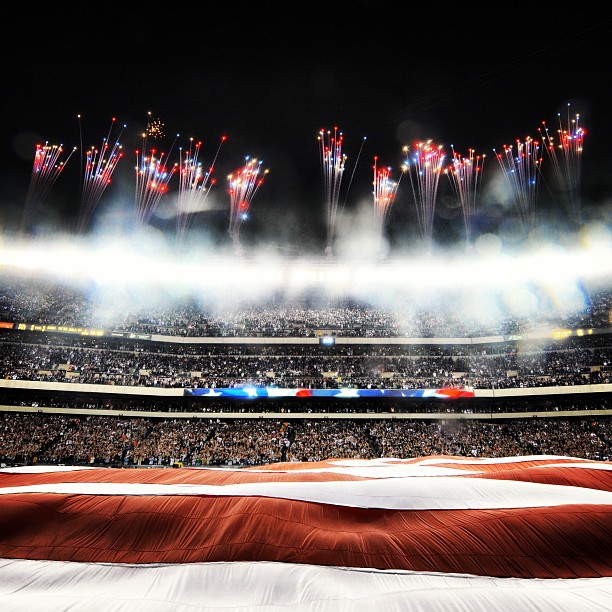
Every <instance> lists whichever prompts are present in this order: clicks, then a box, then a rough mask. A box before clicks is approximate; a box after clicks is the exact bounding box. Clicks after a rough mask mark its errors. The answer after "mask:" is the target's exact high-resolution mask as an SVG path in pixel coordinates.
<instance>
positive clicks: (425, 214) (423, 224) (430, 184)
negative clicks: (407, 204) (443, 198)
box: [402, 140, 445, 250]
mask: <svg viewBox="0 0 612 612" xmlns="http://www.w3.org/2000/svg"><path fill="white" fill-rule="evenodd" d="M404 153H405V154H406V159H405V161H404V163H403V165H402V170H403V171H404V172H407V173H408V175H409V177H410V185H411V187H412V195H413V196H414V204H415V208H416V212H417V218H418V223H419V230H420V232H421V237H422V238H423V242H424V245H425V248H426V250H430V249H431V246H432V242H433V222H434V214H435V210H436V198H437V193H438V184H439V182H440V175H441V173H442V171H443V163H444V157H445V154H444V150H443V148H442V146H441V145H435V144H433V143H432V141H431V140H429V141H427V142H418V143H416V144H415V146H414V151H413V152H410V150H409V148H408V147H404Z"/></svg>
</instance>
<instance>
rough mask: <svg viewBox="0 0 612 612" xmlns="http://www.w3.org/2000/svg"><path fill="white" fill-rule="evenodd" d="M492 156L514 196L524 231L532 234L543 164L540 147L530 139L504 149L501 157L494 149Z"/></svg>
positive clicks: (506, 146) (519, 141) (535, 141)
mask: <svg viewBox="0 0 612 612" xmlns="http://www.w3.org/2000/svg"><path fill="white" fill-rule="evenodd" d="M493 152H494V153H495V156H496V157H497V161H498V162H499V165H500V167H501V169H502V173H503V176H504V178H505V180H506V185H507V186H508V188H509V191H510V193H511V194H512V198H513V200H514V204H515V206H516V209H517V212H518V213H519V218H520V220H521V224H522V226H523V229H524V230H525V232H526V233H527V234H529V231H530V230H531V229H532V228H533V226H534V224H535V211H536V203H537V195H538V181H537V174H538V172H539V170H540V167H541V164H542V158H541V157H540V143H539V142H538V141H537V140H533V138H531V137H530V136H527V138H525V140H524V141H521V140H517V141H516V148H514V147H513V146H512V145H504V152H503V154H502V153H499V154H498V153H497V151H496V150H495V149H493Z"/></svg>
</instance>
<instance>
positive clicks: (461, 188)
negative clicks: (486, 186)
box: [445, 145, 485, 247]
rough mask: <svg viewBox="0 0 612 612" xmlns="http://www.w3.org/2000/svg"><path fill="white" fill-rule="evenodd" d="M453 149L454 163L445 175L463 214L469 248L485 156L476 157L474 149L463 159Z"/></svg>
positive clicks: (466, 242)
mask: <svg viewBox="0 0 612 612" xmlns="http://www.w3.org/2000/svg"><path fill="white" fill-rule="evenodd" d="M451 149H452V153H453V161H452V163H451V165H450V166H449V167H448V168H447V169H446V170H445V173H446V175H447V176H448V178H449V180H450V182H451V186H452V188H453V191H454V192H455V196H456V198H457V201H458V202H459V204H460V206H461V211H462V212H463V224H464V227H465V244H466V246H467V247H469V246H470V244H471V242H472V219H473V216H474V213H475V212H476V210H477V209H478V204H479V197H480V186H481V183H482V169H483V166H484V159H485V155H483V156H482V157H481V156H480V155H476V154H475V152H474V150H473V149H469V150H468V156H467V157H463V156H462V155H460V154H459V153H457V152H456V151H455V148H454V146H453V145H451Z"/></svg>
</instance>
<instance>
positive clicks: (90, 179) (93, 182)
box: [77, 118, 125, 233]
mask: <svg viewBox="0 0 612 612" xmlns="http://www.w3.org/2000/svg"><path fill="white" fill-rule="evenodd" d="M115 121H116V119H115V118H113V120H112V121H111V126H110V129H109V131H108V135H107V136H106V138H103V139H102V146H101V147H100V148H96V147H91V148H90V149H89V150H88V151H87V152H86V153H85V169H84V171H83V183H82V187H81V208H80V210H79V217H78V220H77V232H78V233H83V232H84V231H85V229H86V228H87V225H88V224H89V222H90V220H91V218H92V216H93V213H94V211H95V209H96V208H97V206H98V204H99V203H100V199H101V198H102V195H103V194H104V191H105V190H106V188H107V187H108V186H109V185H110V183H111V180H112V176H113V173H114V172H115V169H116V168H117V164H118V163H119V160H120V159H121V158H122V157H123V151H122V148H121V145H120V144H119V138H120V137H121V134H122V133H123V130H124V129H125V125H124V126H123V127H122V128H121V131H120V132H119V134H118V136H117V140H115V143H114V144H113V145H111V144H110V142H111V132H112V131H113V126H114V124H115Z"/></svg>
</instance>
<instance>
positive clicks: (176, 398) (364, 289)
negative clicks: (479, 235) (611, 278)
mask: <svg viewBox="0 0 612 612" xmlns="http://www.w3.org/2000/svg"><path fill="white" fill-rule="evenodd" d="M34 250H35V249H34ZM58 252H59V255H58ZM554 256H555V257H556V258H557V263H558V258H559V257H560V255H559V253H555V254H554ZM3 257H4V260H5V263H4V267H3V274H2V292H1V296H0V331H1V339H2V341H1V351H2V360H1V364H2V365H1V368H2V376H1V377H0V378H1V380H0V396H1V399H0V404H1V408H0V410H1V422H0V445H1V446H0V462H1V464H2V469H1V470H0V479H1V480H2V490H1V493H2V498H1V499H2V501H1V502H0V515H1V516H0V557H1V558H2V559H3V561H2V567H3V569H2V574H3V575H4V576H5V579H4V581H3V585H4V586H3V587H2V588H3V589H4V590H5V593H10V596H9V595H6V597H7V601H9V602H11V605H13V604H15V603H17V602H19V603H23V604H24V605H26V604H27V605H29V606H32V605H33V606H34V607H42V606H43V598H44V599H45V600H47V598H51V599H50V601H52V602H53V604H52V606H51V608H47V609H58V610H59V609H65V608H66V607H70V606H71V605H75V603H76V602H79V605H81V606H84V607H85V608H87V607H88V606H90V607H94V608H95V607H96V606H99V605H100V602H101V601H102V602H106V603H107V604H108V605H109V606H119V607H121V606H125V605H132V604H133V603H134V601H146V602H147V606H148V607H150V608H152V609H160V610H162V609H167V606H168V605H169V602H173V604H175V605H176V607H177V609H187V608H190V609H191V607H194V606H195V609H199V610H218V609H224V606H226V607H228V608H231V609H236V608H239V607H246V608H248V609H257V608H262V607H263V608H265V609H285V608H286V607H287V606H289V605H292V606H293V607H297V609H303V610H307V609H308V610H309V609H315V608H316V606H317V605H318V604H316V602H317V601H318V602H328V601H329V599H330V598H333V597H337V598H338V600H339V602H340V603H339V607H340V609H346V610H371V609H373V607H374V608H376V607H378V608H380V606H384V607H385V609H389V610H393V609H397V610H399V609H406V608H405V604H406V598H407V597H410V598H411V600H412V601H413V602H414V606H413V608H412V609H418V610H421V609H422V610H426V609H450V607H452V605H453V602H455V603H456V601H457V600H458V599H457V598H460V600H461V601H462V605H463V606H465V607H467V608H470V609H479V608H483V609H484V607H485V606H486V607H487V608H490V607H498V608H499V607H501V608H504V607H505V608H507V609H508V608H514V607H516V606H517V605H518V602H520V603H521V604H522V605H525V606H527V607H528V608H529V609H541V610H546V609H572V610H581V609H583V610H587V609H588V610H596V609H601V610H603V609H605V608H606V605H607V603H606V602H607V601H608V600H609V596H610V589H611V587H610V586H609V584H610V583H609V581H610V566H611V565H610V560H611V559H610V550H612V540H611V539H610V538H611V536H610V533H612V531H611V530H610V528H609V527H610V512H609V508H610V498H609V495H610V490H611V486H610V477H609V474H610V473H612V472H611V471H610V465H611V464H610V460H611V458H612V452H611V447H612V418H611V416H610V415H611V411H612V404H611V402H610V399H609V398H610V389H611V385H612V327H611V325H610V312H611V308H612V292H611V291H610V287H609V286H608V284H607V283H606V280H605V279H606V278H607V274H606V271H605V265H606V264H605V261H606V260H605V259H604V260H603V261H604V264H603V266H604V269H603V271H602V270H599V269H597V268H596V266H595V265H594V264H593V262H594V261H602V259H601V258H599V257H594V258H593V256H592V255H591V257H592V259H591V264H590V265H589V266H588V267H587V268H584V267H582V268H580V269H581V271H582V272H583V273H582V274H579V275H576V276H571V274H572V272H571V270H570V266H569V262H568V265H567V266H565V268H564V269H565V273H566V275H567V276H566V277H565V278H563V279H559V278H556V279H554V282H553V283H551V282H550V280H551V279H550V269H551V267H550V266H548V267H547V265H546V262H545V261H542V262H539V261H538V264H541V265H542V266H543V268H544V269H546V270H547V271H548V274H547V275H544V276H542V277H541V278H535V277H533V278H531V279H530V280H529V282H528V283H525V282H524V280H523V279H524V278H525V274H526V270H527V269H530V268H532V267H533V266H534V261H537V259H535V257H536V256H535V255H534V254H531V256H530V257H529V258H528V260H527V262H526V263H525V262H521V260H520V259H518V258H517V259H514V260H513V262H512V269H513V270H514V271H515V272H516V276H517V279H518V278H520V281H519V280H516V281H513V280H512V279H511V277H510V276H509V275H507V274H505V275H503V276H504V280H503V282H501V283H500V282H498V281H499V279H497V284H496V279H495V278H494V277H492V276H490V277H489V278H488V280H487V281H485V282H483V281H482V279H481V278H478V279H477V281H476V280H475V281H474V282H466V281H464V282H462V283H457V284H453V283H449V282H448V281H449V279H448V273H446V274H444V273H443V272H442V271H440V270H438V271H435V270H434V268H432V265H434V266H435V265H440V266H442V268H444V267H445V266H446V263H445V262H440V263H438V264H432V262H431V260H429V261H428V262H427V268H426V271H423V270H417V269H416V268H417V266H415V263H414V261H412V262H411V263H410V265H409V266H407V265H405V262H401V261H386V262H383V263H380V262H378V263H376V265H374V264H373V263H371V262H367V261H363V260H362V261H359V262H357V263H356V264H354V265H352V266H347V265H343V264H342V263H341V262H337V261H330V260H329V259H325V258H324V259H321V260H312V259H311V260H308V261H306V260H299V261H293V262H282V263H279V262H270V263H269V264H267V265H268V267H267V268H265V267H264V266H263V262H262V261H261V260H260V259H257V258H253V259H249V258H248V257H242V258H238V259H234V260H230V261H224V262H221V261H215V262H214V263H213V264H210V265H209V266H208V267H207V268H206V282H205V283H203V284H204V285H205V286H206V289H205V290H203V289H202V288H201V287H200V284H199V283H198V282H197V281H196V280H194V278H195V277H194V275H193V271H192V270H187V271H185V270H184V269H180V268H176V269H175V270H174V271H173V272H172V274H171V276H168V274H167V273H168V270H165V274H163V275H160V270H164V268H163V266H164V265H166V264H164V263H163V262H161V261H159V262H155V263H153V264H151V270H155V273H151V275H150V276H149V275H147V270H146V268H145V266H143V265H142V263H141V264H140V265H139V268H138V273H139V274H138V276H137V277H136V276H134V275H131V274H130V269H129V264H128V263H127V262H129V261H130V257H129V256H126V255H125V254H123V255H121V256H120V255H117V254H116V253H115V259H114V260H113V261H115V260H116V259H119V258H121V257H122V258H123V261H124V262H126V263H125V265H124V266H123V268H122V272H124V273H125V278H124V279H122V282H118V280H119V272H118V271H117V270H118V269H117V268H115V269H114V271H113V272H112V282H110V281H109V280H108V279H109V274H110V273H109V272H108V271H106V272H104V271H100V265H98V266H96V264H95V261H98V262H102V261H106V258H105V257H104V256H103V255H102V254H100V253H94V254H92V253H91V252H87V253H86V252H83V253H80V254H79V256H78V257H70V255H67V253H66V252H65V251H59V250H58V249H50V248H47V250H46V254H45V257H44V258H41V254H40V253H39V252H34V253H33V254H32V255H31V260H32V261H37V262H38V263H37V266H36V267H34V266H30V267H29V266H28V265H27V262H28V261H29V259H28V250H27V249H24V248H23V247H21V248H20V249H19V262H18V263H16V262H15V261H14V260H13V259H11V256H10V250H9V249H8V248H7V249H5V251H4V255H3ZM57 257H59V258H60V259H61V260H62V261H64V262H65V261H66V260H69V261H71V265H70V266H63V267H62V266H58V260H57V259H56V258H57ZM576 259H577V258H576V256H575V255H574V257H573V261H575V260H576ZM41 261H44V262H45V263H44V264H42V265H41V263H40V262H41ZM502 266H503V264H502V263H501V262H497V270H499V269H501V267H502ZM522 266H525V270H523V271H522V272H521V271H520V268H521V267H522ZM94 269H96V270H97V273H96V275H94V274H91V272H92V270H94ZM517 270H518V272H517ZM585 270H588V273H586V272H585ZM456 274H458V275H459V276H460V277H461V278H463V279H465V278H472V277H474V270H473V269H471V270H467V271H465V270H464V271H457V272H456ZM155 278H158V279H159V278H161V279H162V282H159V281H156V280H154V279H155ZM170 278H171V279H172V282H170V280H169V279H170ZM419 278H420V279H421V282H420V284H416V285H415V283H417V282H418V279H419ZM425 278H438V279H439V278H442V279H443V281H442V282H436V283H430V284H429V285H426V284H425V283H424V282H423V279H425ZM183 279H186V280H185V281H184V282H183ZM602 279H603V280H602ZM215 282H217V283H218V285H217V286H215V287H214V290H211V285H214V283H215ZM170 286H172V289H170V288H169V287H170ZM415 286H419V287H420V290H419V291H418V292H415V291H414V287H415ZM423 287H426V291H424V290H423ZM517 295H519V296H520V300H516V299H514V300H513V297H512V296H515V298H516V296H517ZM519 301H520V304H521V305H522V307H521V308H518V307H517V303H518V302H519ZM525 305H528V306H529V308H526V307H525ZM177 572H180V578H179V577H178V576H179V574H177ZM26 573H27V574H28V575H30V574H33V576H34V578H33V579H32V580H33V582H32V583H31V584H32V586H31V588H29V589H27V590H26V591H25V592H23V593H22V594H17V591H19V592H21V589H20V588H18V585H21V584H23V581H24V578H25V574H26ZM77 574H78V579H77ZM177 581H178V582H177ZM177 584H180V585H181V586H180V588H178V590H177ZM219 585H223V589H222V591H223V592H222V593H221V592H220V591H219V588H220V587H219ZM270 585H273V587H272V591H270ZM297 602H299V603H297ZM313 606H314V607H313ZM431 606H433V608H432V607H431ZM436 606H438V608H436ZM13 607H14V606H13Z"/></svg>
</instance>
